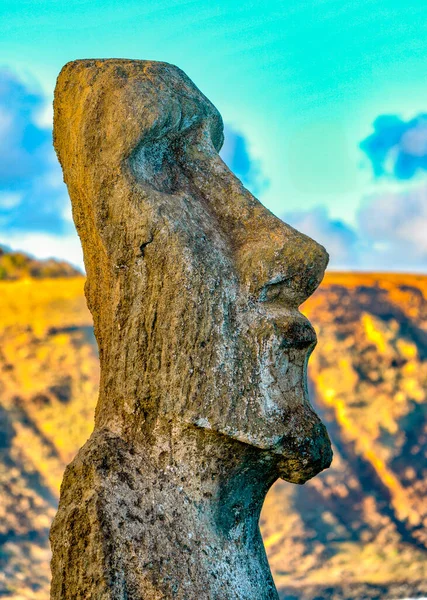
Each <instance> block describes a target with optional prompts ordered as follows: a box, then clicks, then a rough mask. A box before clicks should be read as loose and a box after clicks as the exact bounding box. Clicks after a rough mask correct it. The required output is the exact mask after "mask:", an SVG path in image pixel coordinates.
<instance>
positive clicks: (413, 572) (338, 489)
mask: <svg viewBox="0 0 427 600" xmlns="http://www.w3.org/2000/svg"><path fill="white" fill-rule="evenodd" d="M83 283H84V280H83V277H73V278H60V279H41V280H34V279H28V278H27V279H21V280H16V281H3V282H0V298H1V300H0V302H1V313H0V487H1V490H0V498H1V501H0V544H1V551H0V596H2V597H4V598H9V599H12V598H13V599H15V600H18V598H19V599H28V600H29V599H31V600H41V599H45V598H47V597H48V582H49V565H48V561H49V547H48V539H47V535H48V529H49V525H50V521H51V519H52V517H53V515H54V512H55V506H56V499H57V495H58V489H59V485H60V481H61V477H62V472H63V469H64V466H65V464H66V463H67V462H69V461H70V459H71V458H72V456H73V455H74V453H75V452H76V450H77V448H78V447H79V446H80V445H82V444H83V442H84V441H85V440H86V438H87V437H88V436H89V434H90V431H91V428H92V422H93V412H94V406H95V402H96V395H97V381H98V360H97V353H96V346H95V341H94V338H93V333H92V327H91V319H90V315H89V313H88V311H87V309H86V305H85V302H84V298H83ZM303 310H304V312H305V313H306V314H307V315H308V316H309V317H310V319H311V320H312V322H313V324H314V325H315V327H316V329H317V331H318V334H319V344H318V347H317V349H316V351H315V352H314V354H313V356H312V358H311V361H310V380H311V387H312V397H313V403H314V404H315V405H316V408H317V410H318V411H319V412H320V413H321V414H322V416H323V418H324V420H325V421H326V422H327V424H328V428H329V431H330V434H331V437H332V440H333V443H334V450H335V459H334V463H333V466H332V467H331V469H329V470H328V471H326V472H324V473H323V474H321V475H320V476H319V477H317V478H315V479H314V480H312V482H310V483H308V484H306V485H305V486H301V487H299V486H293V485H291V484H287V483H284V482H279V483H277V484H276V485H275V486H274V487H273V489H272V490H271V492H270V494H269V496H268V498H267V501H266V504H265V508H264V511H263V514H262V530H263V535H264V539H265V543H266V547H267V552H268V555H269V559H270V563H271V566H272V569H273V572H274V576H275V579H276V583H277V585H278V587H279V588H280V589H281V593H282V598H286V599H288V600H290V599H299V600H305V599H306V600H308V599H310V600H311V599H313V598H318V599H321V598H325V599H332V598H334V599H344V598H345V599H351V598H358V599H362V598H368V599H369V598H405V597H409V596H411V597H415V596H417V595H419V594H426V592H427V584H426V583H424V582H425V581H426V579H427V577H426V576H427V550H426V545H427V536H426V533H425V526H426V525H427V503H426V500H425V497H426V491H427V463H426V455H427V426H426V416H427V401H426V392H425V390H426V387H427V386H426V383H427V363H426V358H427V277H423V276H417V275H413V276H412V275H382V274H346V273H332V274H329V275H328V276H327V277H326V279H325V282H324V284H323V285H322V287H321V288H320V290H318V291H317V292H316V294H315V295H314V296H313V297H312V298H311V299H310V300H309V301H308V302H307V303H306V304H305V305H304V306H303Z"/></svg>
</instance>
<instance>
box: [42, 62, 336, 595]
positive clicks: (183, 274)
mask: <svg viewBox="0 0 427 600" xmlns="http://www.w3.org/2000/svg"><path fill="white" fill-rule="evenodd" d="M54 109H55V122H54V140H55V148H56V150H57V153H58V156H59V159H60V162H61V165H62V168H63V171H64V178H65V181H66V183H67V186H68V189H69V193H70V197H71V200H72V205H73V216H74V220H75V223H76V227H77V230H78V232H79V235H80V238H81V241H82V245H83V251H84V256H85V264H86V270H87V284H86V296H87V301H88V305H89V308H90V310H91V312H92V315H93V318H94V324H95V333H96V337H97V341H98V345H99V352H100V361H101V382H100V395H99V401H98V406H97V409H96V416H95V431H94V433H93V435H92V436H91V438H90V440H89V441H88V442H87V443H86V444H85V446H84V447H83V448H82V449H81V450H80V452H79V454H78V455H77V457H76V458H75V459H74V461H73V462H72V463H71V465H70V466H69V467H68V468H67V470H66V472H65V476H64V481H63V485H62V489H61V500H60V506H59V510H58V514H57V516H56V518H55V521H54V523H53V526H52V530H51V543H52V549H53V559H52V573H53V581H52V589H51V597H52V598H53V599H55V600H56V599H58V600H59V599H73V600H74V599H87V598H93V599H95V598H96V599H102V600H104V599H111V600H113V599H114V600H119V599H125V598H127V599H128V600H139V599H144V600H151V599H152V600H157V599H159V600H160V599H166V598H178V599H188V600H192V599H200V600H203V599H206V600H207V599H209V600H215V599H216V600H224V599H229V598H230V599H231V598H233V599H234V598H237V599H242V600H243V599H244V600H263V599H274V598H277V593H276V590H275V588H274V584H273V581H272V578H271V575H270V570H269V567H268V563H267V560H266V557H265V553H264V548H263V544H262V540H261V536H260V533H259V529H258V517H259V513H260V510H261V506H262V503H263V500H264V497H265V494H266V493H267V490H268V489H269V487H270V486H271V484H272V483H273V482H274V481H275V480H276V479H277V478H278V477H283V478H284V479H287V480H288V481H292V482H295V483H304V482H305V481H306V480H307V479H309V478H310V477H312V476H313V475H315V474H316V473H318V472H319V471H320V470H322V469H323V468H325V467H327V466H328V465H329V464H330V460H331V448H330V442H329V439H328V436H327V433H326V431H325V429H324V427H323V425H322V424H321V423H320V421H319V419H318V417H317V416H316V415H315V414H314V412H313V410H312V409H311V407H310V404H309V401H308V397H307V390H306V375H305V369H306V364H307V359H308V356H309V354H310V352H311V350H312V348H313V347H314V344H315V334H314V331H313V329H312V328H311V326H310V324H309V323H308V321H307V320H306V319H305V318H304V317H303V316H302V315H301V314H300V313H299V312H298V306H299V304H300V303H301V302H302V301H303V300H304V299H305V298H307V297H308V296H309V295H310V294H311V293H312V292H313V291H314V289H315V288H316V287H317V285H318V284H319V282H320V280H321V278H322V276H323V272H324V269H325V266H326V263H327V254H326V252H325V250H324V249H323V248H322V247H321V246H319V245H318V244H316V243H315V242H314V241H313V240H311V239H310V238H308V237H306V236H304V235H302V234H300V233H299V232H297V231H295V230H294V229H292V228H291V227H289V226H288V225H286V224H284V223H282V222H281V221H280V220H279V219H277V218H276V217H275V216H274V215H272V214H271V213H270V212H269V211H268V210H267V209H265V208H264V207H263V206H262V205H261V204H260V203H259V202H258V200H256V199H255V198H254V197H253V196H252V195H251V194H250V193H249V192H248V191H247V190H245V189H244V187H243V186H242V184H241V183H240V182H239V181H238V180H237V179H236V178H235V176H234V175H233V174H232V173H231V172H230V171H229V170H228V168H227V167H226V166H225V165H224V163H223V162H222V160H221V159H220V158H219V156H218V150H219V149H220V147H221V144H222V139H223V134H222V120H221V117H220V115H219V113H218V112H217V110H216V109H215V107H214V106H213V105H212V104H211V103H210V102H209V100H207V98H206V97H205V96H203V94H202V93H201V92H200V91H199V90H198V89H197V88H196V87H195V86H194V84H193V83H192V82H191V81H190V80H189V79H188V77H187V76H186V75H185V74H184V73H183V72H182V71H180V70H179V69H178V68H177V67H174V66H172V65H169V64H165V63H155V62H148V61H130V60H115V59H114V60H82V61H76V62H73V63H69V64H68V65H66V66H65V67H64V68H63V70H62V71H61V74H60V76H59V78H58V83H57V87H56V92H55V103H54Z"/></svg>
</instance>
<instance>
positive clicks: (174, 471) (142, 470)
mask: <svg viewBox="0 0 427 600" xmlns="http://www.w3.org/2000/svg"><path fill="white" fill-rule="evenodd" d="M154 439H155V444H152V443H151V442H152V441H153V440H154ZM134 452H135V454H134V456H135V464H137V463H138V467H137V471H138V473H139V476H138V477H140V478H141V483H142V484H143V485H142V487H143V488H144V487H145V490H144V491H143V492H142V493H141V492H140V493H139V494H138V496H139V497H138V503H139V507H138V514H139V515H140V517H141V518H142V519H143V520H144V537H145V539H144V542H145V543H144V545H143V546H139V547H138V549H137V550H136V551H137V553H138V554H140V555H141V558H142V559H143V560H147V561H149V562H150V563H151V564H152V565H153V569H152V570H153V573H156V572H162V573H164V574H165V577H166V579H167V578H170V579H171V581H172V580H174V581H175V583H176V585H178V584H179V586H181V585H184V583H185V585H186V586H187V588H188V596H182V597H183V598H184V597H188V598H196V597H197V598H200V599H201V598H209V599H210V600H212V599H214V598H218V600H219V599H221V600H222V599H224V598H242V599H245V600H255V599H256V600H264V599H269V600H270V599H276V598H277V595H276V591H275V588H274V585H273V582H272V579H271V574H270V569H269V566H268V562H267V559H266V557H265V552H264V547H263V544H262V539H261V535H260V532H259V527H258V519H259V514H260V511H261V508H262V504H263V501H264V498H265V495H266V493H267V491H268V489H269V487H270V486H271V484H272V483H273V482H274V480H275V479H276V478H277V476H276V472H275V465H274V461H275V458H274V457H272V456H271V455H269V454H268V453H265V452H262V451H260V450H258V449H256V448H253V447H251V446H248V445H245V444H241V443H240V442H235V441H233V440H230V439H228V438H226V437H224V436H219V435H218V434H215V433H212V432H210V431H206V430H203V429H199V428H194V427H179V426H176V425H174V426H167V427H162V428H160V429H159V428H157V429H156V431H155V432H154V431H153V436H150V435H148V436H147V437H146V439H145V443H144V442H143V441H142V442H141V446H140V447H137V448H136V447H135V449H134ZM138 457H139V458H138ZM126 537H128V534H127V535H126ZM144 554H145V557H143V555H144ZM177 573H180V576H179V577H178V578H177ZM212 573H216V574H217V577H215V576H214V577H212ZM180 578H181V579H182V581H181V582H179V581H178V580H180ZM215 582H218V585H219V582H221V583H220V585H221V586H222V587H221V590H220V591H218V594H217V592H216V591H215V587H214V588H212V587H210V586H212V585H214V586H215V585H216V584H215ZM171 585H172V584H171ZM224 586H225V587H224ZM208 588H209V590H208ZM203 590H204V591H203ZM218 590H219V588H218ZM202 591H203V594H202ZM201 594H202V595H201ZM165 597H168V596H167V595H166V596H165ZM171 597H173V596H171ZM177 597H181V596H177Z"/></svg>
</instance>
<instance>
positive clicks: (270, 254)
mask: <svg viewBox="0 0 427 600" xmlns="http://www.w3.org/2000/svg"><path fill="white" fill-rule="evenodd" d="M195 138H196V139H194V138H193V140H192V144H191V147H192V150H191V151H190V152H187V153H186V161H187V164H185V163H183V165H182V166H183V169H184V170H185V171H187V175H189V176H190V177H191V179H192V181H193V183H194V184H195V185H196V188H197V191H198V192H199V193H201V195H202V196H203V197H204V198H205V200H206V202H207V206H208V208H209V210H211V211H212V212H214V214H215V217H216V221H217V223H218V225H219V227H220V228H221V230H222V231H224V233H225V234H226V235H227V237H228V240H229V245H230V246H231V248H232V249H233V251H234V256H235V259H236V266H237V269H238V271H239V277H240V279H241V281H242V282H243V283H244V284H245V285H246V287H247V288H248V291H249V293H250V294H251V295H252V296H253V297H254V299H257V300H260V301H262V302H278V301H280V302H282V303H285V304H287V305H289V306H290V307H292V308H294V307H298V306H299V305H300V304H301V303H302V302H304V300H306V299H307V298H308V297H309V296H310V295H311V294H312V293H313V292H314V290H315V289H316V288H317V286H318V285H319V283H320V282H321V280H322V278H323V275H324V272H325V269H326V266H327V264H328V259H329V257H328V253H327V252H326V250H325V249H324V248H323V246H321V245H320V244H318V243H317V242H315V241H314V240H312V239H311V238H309V237H308V236H306V235H304V234H302V233H300V232H299V231H297V230H296V229H294V228H293V227H291V226H290V225H287V224H286V223H284V222H283V221H281V220H280V219H279V218H277V217H276V216H275V215H273V214H272V213H271V212H270V211H269V210H268V209H267V208H265V206H263V205H262V204H261V202H259V201H258V200H257V199H256V198H255V197H254V196H253V195H252V194H251V193H250V192H249V191H248V190H247V189H245V188H244V186H243V185H242V183H241V182H240V181H239V179H238V178H237V177H235V176H234V175H233V174H232V173H231V172H230V170H229V169H228V167H227V166H226V165H225V164H224V163H223V161H222V160H221V158H220V157H219V155H218V153H217V150H216V149H215V148H214V146H213V144H212V143H211V140H210V138H209V135H207V134H206V128H205V132H203V128H201V129H199V131H198V134H196V135H195ZM189 164H190V165H191V169H189V168H188V165H189Z"/></svg>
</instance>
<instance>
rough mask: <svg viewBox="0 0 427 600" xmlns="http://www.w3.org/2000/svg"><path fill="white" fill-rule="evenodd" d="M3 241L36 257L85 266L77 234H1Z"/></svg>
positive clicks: (14, 248) (80, 266)
mask: <svg viewBox="0 0 427 600" xmlns="http://www.w3.org/2000/svg"><path fill="white" fill-rule="evenodd" d="M1 233H2V232H0V236H1V242H2V244H5V245H6V246H9V247H10V248H12V249H13V250H22V251H23V252H27V253H28V254H31V255H32V256H35V257H36V258H40V259H42V258H59V259H62V260H67V261H68V262H70V263H71V264H73V265H75V266H77V267H79V268H80V269H83V268H84V265H83V252H82V248H81V244H80V240H79V238H78V235H77V234H70V235H64V236H59V235H58V236H55V235H50V234H45V233H19V234H12V235H10V234H6V235H5V234H4V233H3V235H1Z"/></svg>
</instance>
